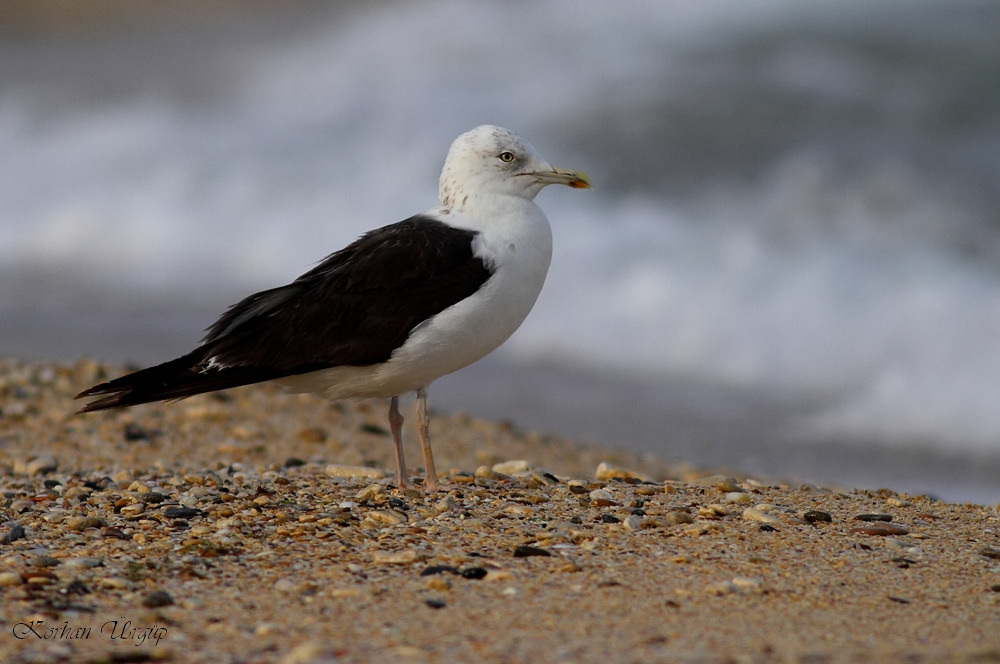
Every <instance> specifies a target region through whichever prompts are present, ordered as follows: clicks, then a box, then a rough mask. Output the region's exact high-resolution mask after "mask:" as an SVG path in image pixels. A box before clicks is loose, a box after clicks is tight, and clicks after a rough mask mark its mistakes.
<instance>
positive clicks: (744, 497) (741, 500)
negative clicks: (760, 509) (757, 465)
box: [720, 491, 753, 505]
mask: <svg viewBox="0 0 1000 664" xmlns="http://www.w3.org/2000/svg"><path fill="white" fill-rule="evenodd" d="M720 500H721V501H722V502H723V503H734V504H736V505H739V504H746V503H752V502H753V497H752V496H751V495H750V494H749V493H743V492H741V491H730V492H729V493H727V494H725V495H724V496H722V498H721V499H720Z"/></svg>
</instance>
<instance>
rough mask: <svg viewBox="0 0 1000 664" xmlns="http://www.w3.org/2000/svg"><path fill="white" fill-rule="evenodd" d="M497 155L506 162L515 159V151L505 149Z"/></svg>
mask: <svg viewBox="0 0 1000 664" xmlns="http://www.w3.org/2000/svg"><path fill="white" fill-rule="evenodd" d="M497 156H498V157H499V158H500V161H502V162H504V163H505V164H509V163H510V162H512V161H514V153H513V152H511V151H509V150H504V151H503V152H501V153H500V154H499V155H497Z"/></svg>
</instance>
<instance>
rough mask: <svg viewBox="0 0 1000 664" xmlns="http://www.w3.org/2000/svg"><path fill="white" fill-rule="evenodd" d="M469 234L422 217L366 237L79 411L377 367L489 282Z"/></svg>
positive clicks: (242, 306)
mask: <svg viewBox="0 0 1000 664" xmlns="http://www.w3.org/2000/svg"><path fill="white" fill-rule="evenodd" d="M475 236H476V232H475V231H469V230H463V229H456V228H452V227H451V226H448V225H447V224H444V223H442V222H440V221H437V220H436V219H433V218H430V217H424V216H416V217H411V218H410V219H407V220H405V221H402V222H399V223H398V224H393V225H391V226H385V227H384V228H380V229H378V230H374V231H371V232H369V233H367V234H366V235H364V236H362V237H361V238H360V239H358V240H357V241H355V242H354V243H352V244H350V245H349V246H347V247H345V248H344V249H341V250H340V251H338V252H336V253H334V254H331V255H330V256H328V257H327V258H326V259H325V260H323V261H322V262H321V263H320V264H319V265H317V266H316V267H315V268H314V269H312V270H310V271H309V272H307V273H305V274H304V275H302V276H301V277H299V278H298V279H296V280H295V281H294V282H292V283H290V284H288V285H287V286H282V287H280V288H274V289H271V290H266V291H262V292H260V293H256V294H254V295H251V296H250V297H248V298H246V299H244V300H243V301H241V302H239V303H237V304H235V305H233V306H232V307H230V308H229V310H227V311H226V313H224V314H223V315H222V316H221V317H219V320H218V321H216V323H215V324H214V325H212V327H211V328H209V330H208V333H207V335H206V336H205V339H204V340H203V341H202V344H201V346H199V347H198V348H197V349H195V350H194V351H192V352H191V353H188V354H187V355H185V356H183V357H180V358H177V359H176V360H172V361H170V362H166V363H164V364H161V365H158V366H155V367H150V368H148V369H143V370H141V371H137V372H135V373H133V374H129V375H127V376H123V377H121V378H117V379H115V380H112V381H109V382H107V383H102V384H101V385H97V386H94V387H92V388H90V389H89V390H86V391H84V392H82V393H80V394H79V395H78V397H90V396H103V398H101V399H98V400H96V401H93V402H91V403H89V404H87V405H86V406H85V407H84V408H83V409H82V410H81V412H89V411H93V410H102V409H105V408H114V407H118V406H131V405H135V404H138V403H146V402H149V401H159V400H164V399H177V398H181V397H185V396H190V395H192V394H200V393H202V392H211V391H214V390H221V389H225V388H229V387H236V386H238V385H246V384H249V383H256V382H261V381H265V380H273V379H275V378H281V377H283V376H290V375H295V374H301V373H308V372H310V371H316V370H319V369H324V368H327V367H333V366H343V365H350V366H368V365H372V364H378V363H380V362H385V361H386V360H388V359H389V357H390V356H391V355H392V352H393V351H394V350H395V349H396V348H398V347H399V346H401V345H403V343H404V342H405V341H406V339H407V337H408V336H409V334H410V331H411V330H413V328H415V327H416V326H417V325H419V324H420V323H421V322H423V321H425V320H427V319H429V318H431V317H433V316H434V315H436V314H438V313H440V312H441V311H443V310H445V309H447V308H448V307H450V306H452V305H453V304H455V303H457V302H459V301H461V300H463V299H465V298H467V297H469V296H470V295H472V294H473V293H475V292H476V291H477V290H478V289H479V288H480V287H481V286H482V285H483V284H484V283H485V282H486V281H487V280H488V279H489V278H490V276H491V275H492V273H493V266H491V265H488V264H487V263H485V262H484V261H483V260H482V259H481V258H479V257H477V256H475V255H474V253H473V248H472V244H473V240H474V238H475Z"/></svg>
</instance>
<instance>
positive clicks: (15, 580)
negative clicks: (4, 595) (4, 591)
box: [0, 572, 24, 587]
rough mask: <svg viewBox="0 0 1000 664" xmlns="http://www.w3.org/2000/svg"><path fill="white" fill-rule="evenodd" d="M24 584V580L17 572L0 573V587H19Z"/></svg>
mask: <svg viewBox="0 0 1000 664" xmlns="http://www.w3.org/2000/svg"><path fill="white" fill-rule="evenodd" d="M22 583H24V579H22V578H21V575H20V574H18V573H17V572H0V587H4V586H19V585H21V584H22Z"/></svg>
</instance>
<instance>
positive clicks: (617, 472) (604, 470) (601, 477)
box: [594, 461, 645, 482]
mask: <svg viewBox="0 0 1000 664" xmlns="http://www.w3.org/2000/svg"><path fill="white" fill-rule="evenodd" d="M594 477H595V478H596V479H597V480H598V481H599V482H603V481H605V480H612V479H635V480H642V479H645V478H644V477H642V476H640V475H639V473H637V472H635V471H634V470H629V469H628V468H622V467H621V466H616V465H614V464H611V463H608V462H607V461H602V462H601V463H599V464H597V470H595V471H594Z"/></svg>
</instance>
